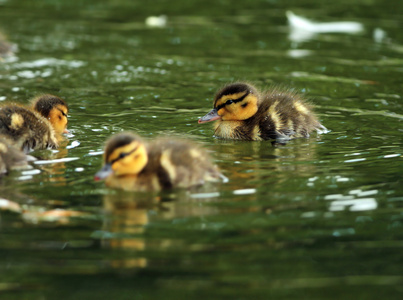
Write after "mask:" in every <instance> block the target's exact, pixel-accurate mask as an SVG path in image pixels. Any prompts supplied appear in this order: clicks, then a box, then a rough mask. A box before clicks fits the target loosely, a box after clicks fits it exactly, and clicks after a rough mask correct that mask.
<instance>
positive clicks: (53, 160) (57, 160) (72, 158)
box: [34, 157, 79, 165]
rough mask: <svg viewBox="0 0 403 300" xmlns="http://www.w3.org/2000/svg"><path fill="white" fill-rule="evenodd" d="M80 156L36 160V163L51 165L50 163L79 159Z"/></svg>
mask: <svg viewBox="0 0 403 300" xmlns="http://www.w3.org/2000/svg"><path fill="white" fill-rule="evenodd" d="M77 159H79V157H66V158H59V159H50V160H37V161H35V162H34V164H35V165H49V164H57V163H62V162H69V161H73V160H77Z"/></svg>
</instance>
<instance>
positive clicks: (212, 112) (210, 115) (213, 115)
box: [198, 108, 221, 124]
mask: <svg viewBox="0 0 403 300" xmlns="http://www.w3.org/2000/svg"><path fill="white" fill-rule="evenodd" d="M219 119H221V116H220V115H218V111H217V109H215V108H213V109H212V110H210V112H209V113H208V114H207V115H205V116H204V117H201V118H200V119H199V122H198V123H199V124H201V123H207V122H211V121H215V120H219Z"/></svg>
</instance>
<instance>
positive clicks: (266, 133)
mask: <svg viewBox="0 0 403 300" xmlns="http://www.w3.org/2000/svg"><path fill="white" fill-rule="evenodd" d="M211 121H216V122H215V124H214V127H215V131H214V135H215V136H216V137H219V138H223V139H234V140H246V141H262V140H277V141H287V140H289V139H291V138H296V137H305V138H307V137H309V135H310V133H311V132H312V131H313V130H316V131H317V132H322V131H326V128H325V127H324V126H323V125H321V124H320V122H319V121H318V119H317V117H316V116H315V114H314V113H313V112H312V106H311V105H310V104H309V103H308V102H307V101H306V100H305V99H304V98H303V97H302V96H301V95H299V94H297V93H295V92H291V91H289V90H282V89H280V88H273V89H271V90H270V91H265V92H260V91H258V90H257V89H256V88H255V87H254V86H252V85H250V84H248V83H244V82H237V83H232V84H228V85H226V86H224V87H223V88H222V89H221V90H219V91H218V92H217V93H216V95H215V97H214V108H213V109H212V110H211V111H210V112H209V113H208V114H206V115H205V116H204V117H202V118H200V119H199V124H200V123H206V122H211Z"/></svg>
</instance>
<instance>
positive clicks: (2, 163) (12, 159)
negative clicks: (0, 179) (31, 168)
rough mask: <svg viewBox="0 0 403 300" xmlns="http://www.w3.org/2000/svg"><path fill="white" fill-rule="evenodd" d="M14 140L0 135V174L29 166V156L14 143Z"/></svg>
mask: <svg viewBox="0 0 403 300" xmlns="http://www.w3.org/2000/svg"><path fill="white" fill-rule="evenodd" d="M12 144H13V143H12V141H11V140H9V139H8V138H7V137H5V136H1V135H0V176H2V175H4V174H6V173H8V172H9V171H10V170H12V169H20V168H27V167H28V157H27V155H25V153H24V152H22V151H21V150H19V149H17V148H16V147H14V146H13V145H12Z"/></svg>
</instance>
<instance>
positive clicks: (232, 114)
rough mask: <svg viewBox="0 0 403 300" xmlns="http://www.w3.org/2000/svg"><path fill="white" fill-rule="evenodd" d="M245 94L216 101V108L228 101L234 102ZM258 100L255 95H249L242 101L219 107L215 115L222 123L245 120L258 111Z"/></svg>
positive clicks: (227, 96)
mask: <svg viewBox="0 0 403 300" xmlns="http://www.w3.org/2000/svg"><path fill="white" fill-rule="evenodd" d="M245 94H246V93H245V92H243V93H237V94H232V95H226V96H223V97H222V98H221V99H219V100H218V101H217V104H216V107H219V106H220V105H224V104H225V103H226V102H227V101H228V100H236V99H239V98H241V97H243V96H245ZM257 102H258V99H257V97H256V96H255V95H253V94H249V95H247V96H246V97H245V98H244V99H243V100H242V101H239V102H234V103H232V104H227V105H225V106H224V107H221V108H220V109H219V110H218V111H217V113H218V115H220V116H221V119H222V120H223V121H238V120H246V119H249V118H250V117H252V116H253V115H254V114H256V112H257V110H258V105H257Z"/></svg>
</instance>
